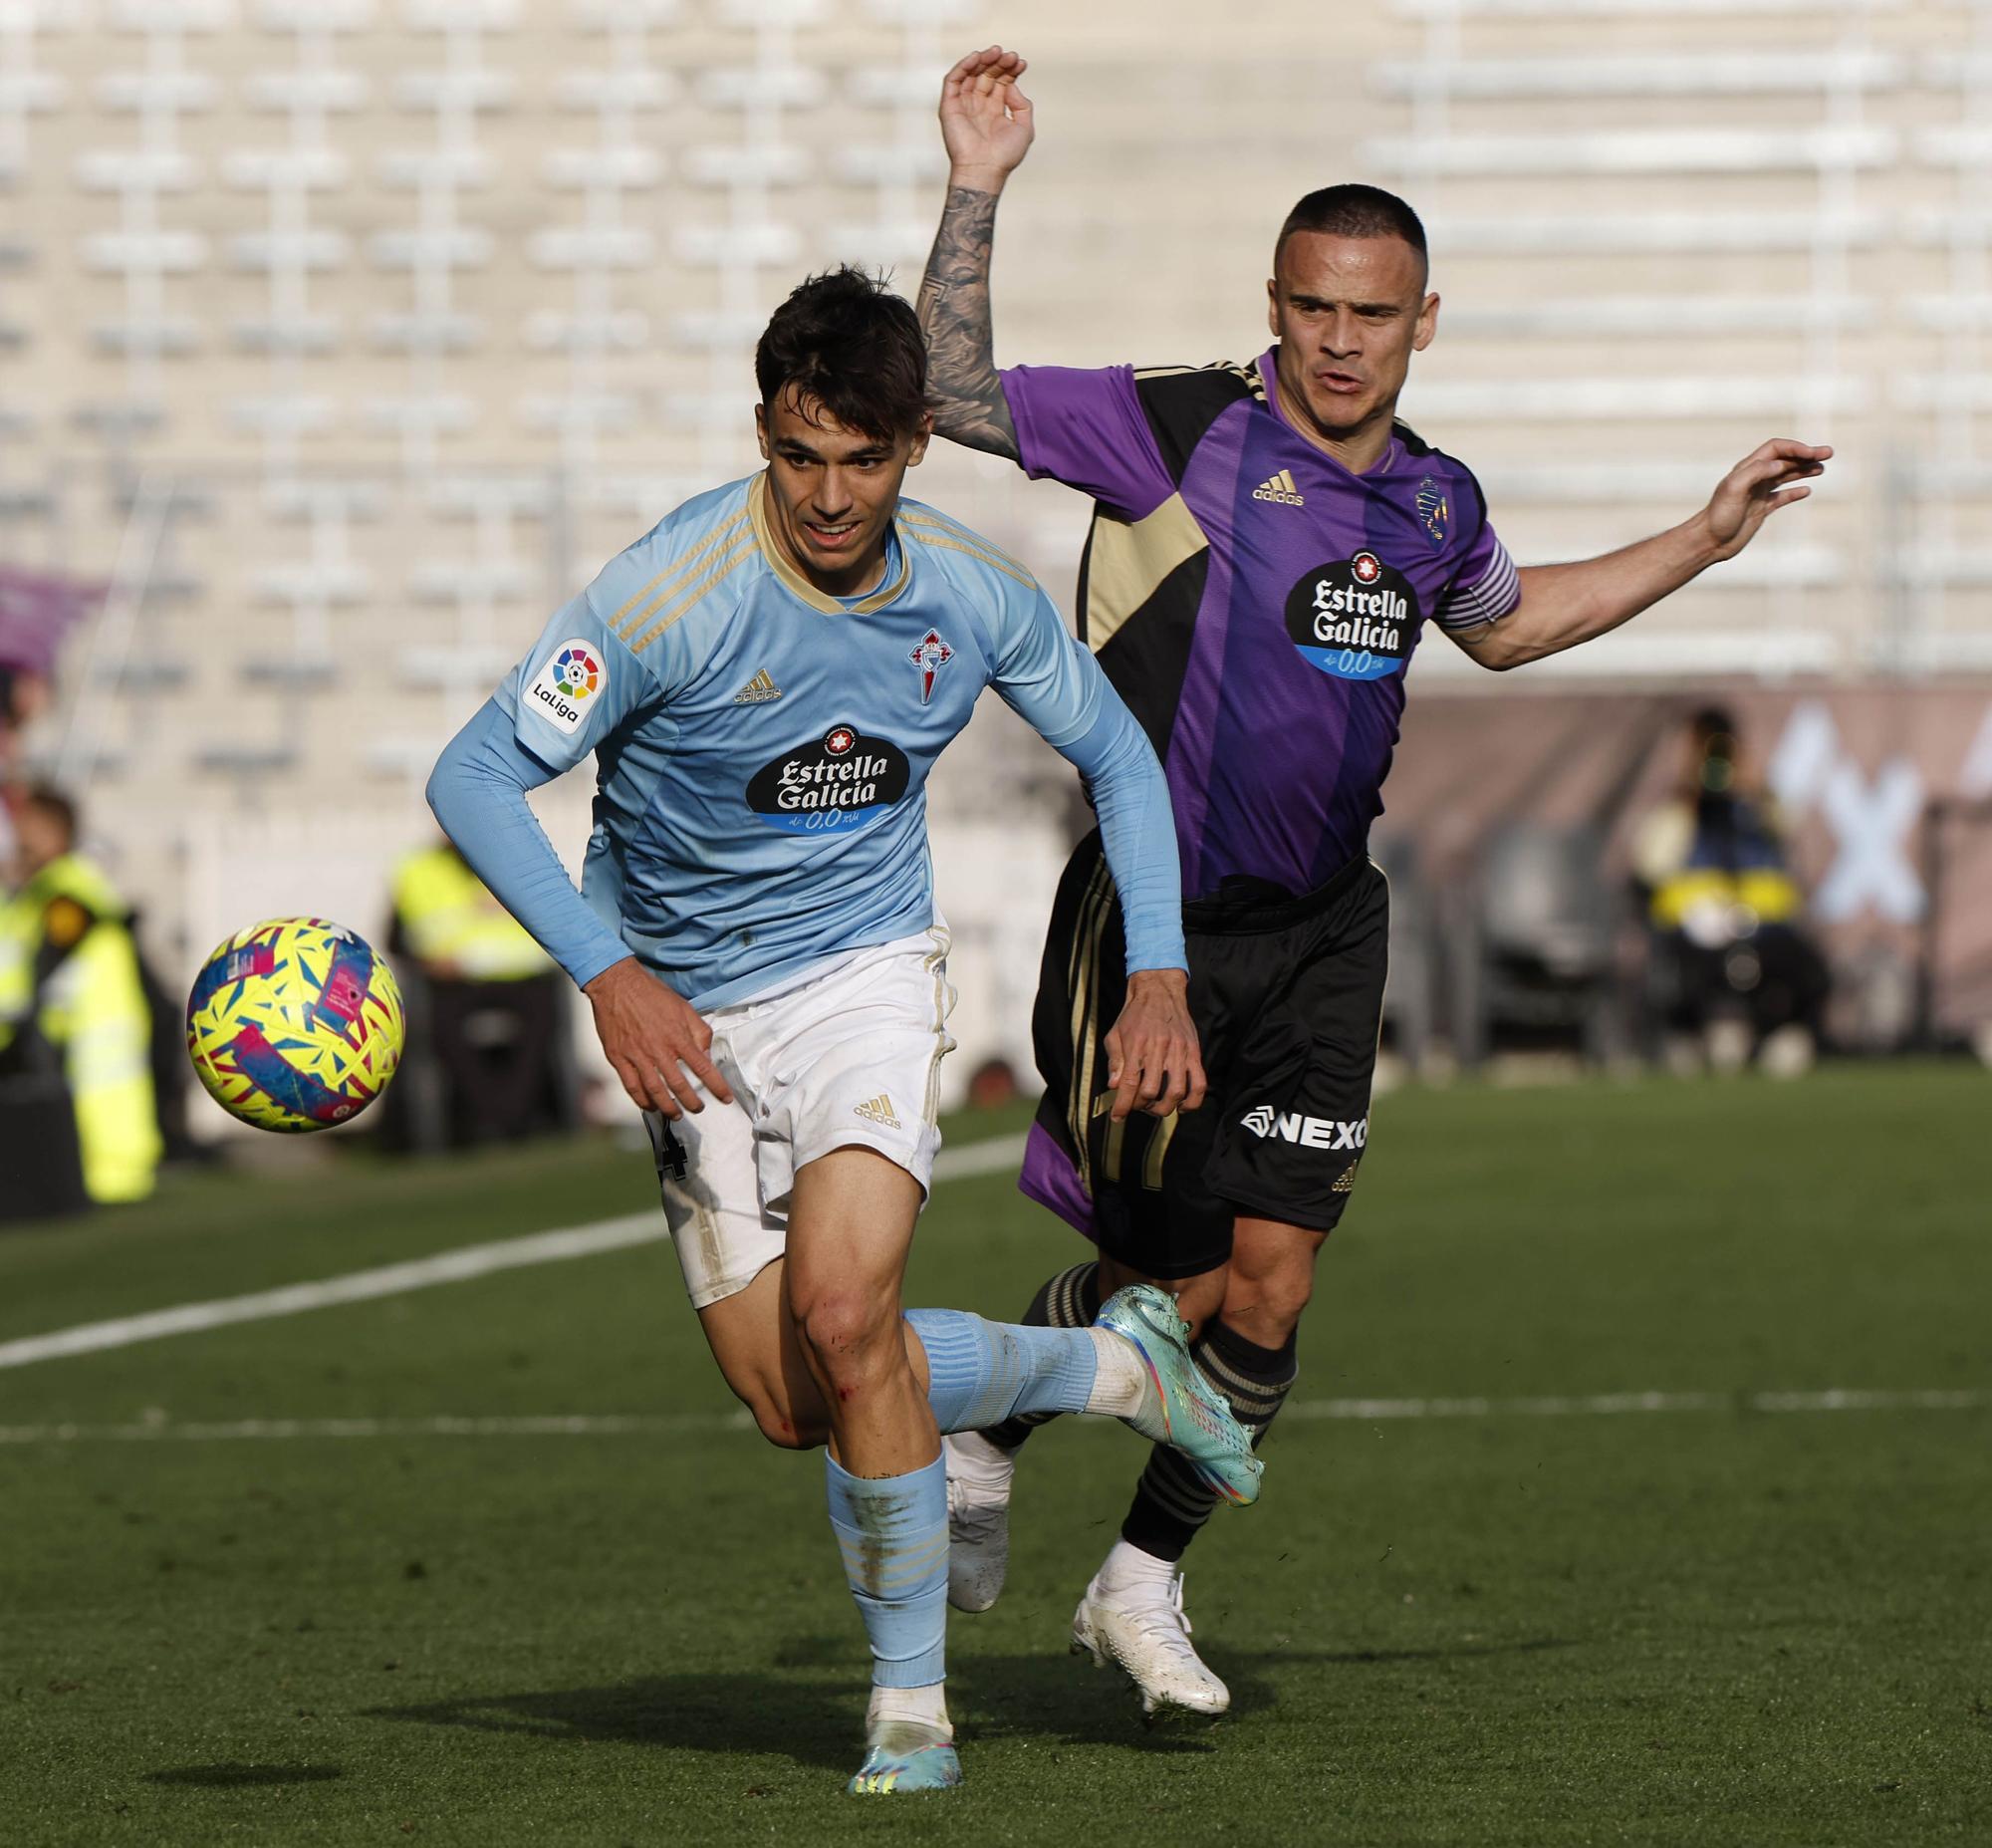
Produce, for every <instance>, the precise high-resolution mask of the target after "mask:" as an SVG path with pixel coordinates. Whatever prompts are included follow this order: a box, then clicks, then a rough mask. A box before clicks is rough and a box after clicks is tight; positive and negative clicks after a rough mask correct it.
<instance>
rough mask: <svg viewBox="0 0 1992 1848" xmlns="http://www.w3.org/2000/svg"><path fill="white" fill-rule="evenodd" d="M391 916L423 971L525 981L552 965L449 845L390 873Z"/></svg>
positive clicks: (470, 978)
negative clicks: (439, 970)
mask: <svg viewBox="0 0 1992 1848" xmlns="http://www.w3.org/2000/svg"><path fill="white" fill-rule="evenodd" d="M394 916H395V918H396V919H397V920H398V922H399V924H400V926H401V937H402V940H403V941H404V942H405V943H406V944H407V946H408V948H409V950H410V951H411V952H412V953H413V955H414V958H415V960H416V961H417V962H419V963H420V964H422V966H423V967H424V968H428V969H431V970H433V969H436V968H438V967H447V968H448V969H450V970H451V971H452V973H453V974H454V975H455V976H456V977H457V978H458V979H460V980H463V981H525V980H528V979H529V978H531V977H532V976H535V975H544V974H546V973H547V971H548V970H549V969H551V968H552V967H553V966H554V965H553V962H552V961H551V959H550V958H549V957H548V955H547V952H546V951H545V950H544V949H542V948H541V947H540V946H539V944H538V943H537V942H535V941H534V939H533V936H532V933H531V932H530V931H529V930H527V928H526V927H525V925H524V924H520V922H519V921H518V920H517V919H516V918H514V917H513V916H512V914H511V913H510V912H508V911H507V910H506V909H505V908H504V907H503V906H502V905H500V904H499V903H498V901H497V900H496V899H494V898H493V897H492V896H491V894H490V892H489V891H488V890H487V889H486V888H485V885H484V882H483V881H482V880H480V879H479V878H478V877H477V875H476V874H475V873H473V872H472V871H471V870H470V869H469V867H467V866H466V865H464V863H463V860H462V858H461V857H460V856H459V855H457V854H456V853H454V852H453V851H452V850H451V849H449V848H447V847H430V848H425V849H423V850H422V851H421V852H420V853H416V854H409V855H408V856H407V857H406V858H405V859H404V860H403V861H402V862H401V864H400V865H399V866H398V867H396V868H395V870H394Z"/></svg>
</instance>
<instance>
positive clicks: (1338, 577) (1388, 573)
mask: <svg viewBox="0 0 1992 1848" xmlns="http://www.w3.org/2000/svg"><path fill="white" fill-rule="evenodd" d="M1417 625H1418V596H1417V592H1416V591H1414V590H1412V588H1411V584H1410V580H1409V579H1408V578H1406V577H1405V576H1404V574H1403V573H1402V572H1401V571H1398V570H1396V569H1395V568H1394V567H1392V566H1389V565H1386V564H1384V563H1383V561H1382V560H1381V559H1379V558H1378V557H1377V556H1376V554H1375V553H1374V552H1358V553H1357V554H1356V555H1355V557H1353V558H1345V559H1337V560H1336V561H1335V562H1334V563H1332V564H1327V565H1322V566H1319V567H1318V568H1317V569H1315V570H1313V571H1310V572H1309V573H1308V574H1307V576H1306V577H1304V578H1302V579H1301V581H1300V582H1299V583H1298V584H1296V585H1295V586H1294V588H1293V589H1292V591H1290V592H1289V593H1288V595H1287V634H1288V635H1289V636H1290V637H1291V638H1292V639H1293V644H1294V647H1295V648H1297V649H1299V650H1300V652H1301V653H1302V654H1303V655H1305V656H1306V657H1307V659H1308V660H1311V661H1312V662H1313V663H1314V664H1315V665H1316V666H1317V667H1319V668H1320V669H1321V670H1322V672H1323V673H1332V674H1334V675H1336V676H1337V677H1338V678H1339V679H1344V680H1380V679H1381V678H1382V677H1383V676H1384V674H1386V673H1401V672H1402V671H1403V669H1404V662H1405V661H1406V660H1409V659H1410V654H1411V644H1412V642H1413V641H1414V640H1415V639H1416V635H1417Z"/></svg>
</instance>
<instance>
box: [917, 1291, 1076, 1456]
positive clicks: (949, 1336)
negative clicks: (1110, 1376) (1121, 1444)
mask: <svg viewBox="0 0 1992 1848" xmlns="http://www.w3.org/2000/svg"><path fill="white" fill-rule="evenodd" d="M906 1320H907V1321H908V1322H910V1323H911V1324H912V1328H913V1332H914V1333H915V1334H916V1335H918V1336H919V1338H920V1346H921V1347H923V1348H925V1349H926V1351H927V1403H928V1404H929V1405H931V1406H932V1407H933V1415H934V1423H935V1424H936V1425H938V1426H939V1427H940V1428H941V1430H942V1431H943V1432H949V1431H981V1430H983V1429H985V1428H986V1427H988V1426H990V1425H999V1424H1001V1423H1002V1422H1003V1420H1005V1419H1006V1418H1009V1417H1011V1416H1012V1415H1014V1414H1016V1413H1019V1412H1084V1411H1085V1410H1086V1402H1087V1399H1088V1397H1089V1396H1090V1395H1091V1393H1092V1392H1093V1381H1094V1375H1095V1373H1096V1372H1097V1371H1098V1369H1099V1365H1100V1363H1099V1359H1098V1353H1097V1350H1096V1349H1095V1347H1094V1345H1093V1331H1092V1330H1091V1329H1085V1328H1024V1327H1020V1326H1018V1325H1017V1324H1016V1323H1012V1322H985V1321H984V1320H983V1319H982V1317H981V1316H979V1315H970V1314H969V1313H968V1312H967V1311H966V1310H962V1309H909V1310H907V1311H906Z"/></svg>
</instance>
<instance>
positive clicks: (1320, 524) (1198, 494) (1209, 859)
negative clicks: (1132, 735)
mask: <svg viewBox="0 0 1992 1848" xmlns="http://www.w3.org/2000/svg"><path fill="white" fill-rule="evenodd" d="M1277 351H1278V350H1277V349H1275V350H1274V351H1273V352H1269V353H1267V354H1265V355H1264V356H1263V357H1262V358H1261V359H1260V360H1259V362H1258V365H1257V366H1256V367H1244V366H1210V367H1201V368H1190V367H1162V368H1157V369H1155V370H1152V371H1141V372H1137V371H1135V370H1134V369H1133V368H1132V367H1127V366H1117V367H1110V368H1108V369H1106V370H1104V371H1100V372H1074V371H1070V370H1067V369H1064V368H1058V367H1044V366H1020V367H1017V368H1014V369H1013V370H1011V371H1009V372H1006V373H1004V374H1003V376H1002V377H1003V394H1004V396H1005V397H1006V398H1007V399H1008V400H1009V405H1010V414H1011V417H1012V418H1013V420H1014V421H1015V423H1016V427H1017V441H1018V447H1019V451H1020V459H1021V460H1022V462H1023V464H1024V467H1025V468H1026V469H1027V470H1028V471H1029V472H1030V473H1031V474H1032V475H1033V476H1040V475H1050V476H1052V477H1054V478H1055V479H1057V480H1060V481H1063V482H1065V483H1067V484H1068V485H1069V486H1072V487H1076V488H1079V489H1081V490H1082V491H1083V492H1085V493H1088V494H1091V495H1092V496H1093V497H1094V500H1095V502H1096V505H1095V508H1094V516H1093V529H1092V532H1091V533H1090V534H1089V535H1088V538H1087V545H1086V556H1085V559H1084V560H1083V562H1082V563H1081V566H1080V588H1079V611H1080V618H1079V622H1080V634H1081V636H1082V637H1083V638H1084V640H1085V641H1086V643H1087V644H1088V646H1089V647H1091V648H1092V650H1093V652H1094V653H1095V654H1096V655H1097V656H1098V657H1099V658H1100V664H1101V666H1102V667H1103V668H1105V669H1106V672H1107V677H1108V678H1109V679H1110V680H1111V681H1113V683H1114V685H1115V687H1116V689H1117V690H1118V691H1119V692H1120V696H1121V698H1122V699H1123V700H1125V701H1126V703H1127V705H1128V707H1129V708H1130V709H1131V710H1132V711H1133V714H1134V716H1135V717H1136V718H1137V719H1139V720H1140V721H1141V723H1142V725H1143V726H1145V727H1146V729H1147V733H1148V736H1149V739H1150V740H1151V741H1152V743H1153V744H1154V747H1155V752H1156V755H1157V756H1159V757H1160V758H1161V759H1162V763H1163V766H1164V768H1165V769H1166V770H1167V772H1168V779H1169V794H1170V797H1171V799H1172V800H1173V802H1174V805H1175V815H1176V837H1177V842H1178V845H1179V847H1180V849H1181V855H1182V870H1183V894H1184V896H1185V897H1186V898H1199V897H1203V896H1205V895H1207V894H1210V893H1212V892H1215V891H1216V890H1217V888H1218V886H1219V884H1220V883H1221V882H1222V881H1223V880H1224V879H1225V878H1226V877H1227V876H1230V875H1233V874H1243V875H1250V876H1252V877H1256V878H1258V879H1262V880H1271V881H1274V882H1275V883H1277V884H1278V885H1280V886H1283V887H1285V888H1286V889H1287V890H1288V891H1289V892H1293V893H1303V892H1311V891H1313V890H1314V889H1315V888H1316V887H1318V886H1321V885H1323V884H1324V883H1325V882H1326V881H1327V880H1328V879H1330V878H1331V877H1332V876H1333V875H1334V874H1335V872H1336V871H1337V870H1338V869H1339V868H1341V867H1343V866H1346V865H1347V864H1348V863H1349V862H1350V861H1351V860H1353V859H1355V858H1356V857H1357V856H1358V855H1359V854H1361V853H1362V852H1363V851H1364V847H1365V844H1366V842H1367V841H1368V839H1369V824H1370V822H1371V821H1372V820H1373V819H1374V818H1375V817H1376V816H1377V815H1378V814H1380V813H1381V812H1382V807H1383V803H1382V797H1381V794H1380V791H1381V788H1382V783H1383V778H1384V776H1385V775H1386V774H1387V773H1388V771H1389V768H1390V753H1391V751H1392V750H1393V749H1394V747H1395V745H1396V742H1397V724H1398V719H1399V716H1400V715H1401V714H1402V712H1403V709H1404V677H1403V676H1404V669H1405V667H1406V666H1407V665H1408V663H1409V661H1410V658H1411V651H1412V650H1413V649H1414V648H1416V646H1417V641H1418V633H1419V630H1420V629H1421V627H1422V626H1423V623H1424V621H1425V619H1426V618H1427V617H1429V618H1430V619H1431V620H1432V621H1433V622H1436V623H1438V624H1439V625H1440V626H1441V627H1442V628H1446V629H1454V630H1465V629H1473V628H1477V627H1478V626H1479V625H1481V624H1483V623H1490V622H1495V621H1498V620H1499V619H1500V618H1501V617H1504V616H1506V615H1507V614H1508V613H1509V612H1510V611H1511V610H1513V609H1514V608H1515V606H1516V604H1517V603H1519V602H1520V601H1521V585H1520V582H1519V580H1518V579H1517V577H1516V575H1515V567H1514V564H1513V561H1512V560H1510V558H1509V557H1508V554H1507V551H1506V550H1505V549H1504V548H1503V546H1502V544H1501V542H1500V540H1499V539H1497V538H1496V537H1495V535H1494V529H1493V527H1492V526H1491V525H1490V524H1489V523H1488V519H1487V508H1486V503H1485V501H1484V500H1483V499H1482V498H1481V494H1480V488H1479V484H1478V483H1477V482H1475V480H1474V479H1473V476H1472V473H1471V472H1470V471H1469V470H1468V469H1467V468H1466V467H1465V466H1463V465H1462V464H1461V463H1459V462H1456V461H1454V460H1453V459H1452V457H1451V456H1449V455H1445V454H1443V453H1441V452H1440V451H1439V450H1437V449H1433V448H1431V447H1429V446H1428V445H1426V444H1425V443H1423V442H1421V441H1420V440H1419V439H1418V437H1417V436H1416V435H1415V434H1413V433H1412V432H1411V431H1410V430H1409V429H1407V428H1406V427H1405V426H1404V425H1403V424H1401V423H1400V424H1397V425H1396V426H1395V427H1394V429H1393V430H1392V432H1391V435H1390V444H1389V447H1388V448H1387V449H1386V450H1385V451H1384V454H1383V457H1382V459H1381V460H1380V461H1379V462H1378V463H1377V464H1376V466H1375V467H1373V468H1372V469H1370V470H1369V473H1367V474H1362V475H1357V474H1352V473H1351V472H1350V471H1349V470H1348V469H1347V468H1345V467H1344V466H1343V465H1342V464H1341V463H1340V462H1338V461H1337V460H1336V459H1335V458H1334V457H1333V456H1331V455H1329V454H1327V453H1326V452H1325V451H1323V450H1321V449H1319V448H1317V447H1316V446H1315V445H1314V444H1313V443H1311V442H1309V441H1308V440H1307V439H1306V438H1305V437H1304V436H1302V435H1301V434H1300V432H1299V431H1298V430H1296V429H1295V428H1294V427H1293V426H1292V424H1290V423H1289V422H1288V421H1287V419H1286V417H1285V415H1284V414H1283V413H1282V412H1281V410H1280V408H1279V404H1278V394H1277V391H1276V390H1275V389H1274V387H1275V383H1276V374H1275V370H1274V368H1275V361H1276V354H1277Z"/></svg>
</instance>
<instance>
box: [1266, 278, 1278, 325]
mask: <svg viewBox="0 0 1992 1848" xmlns="http://www.w3.org/2000/svg"><path fill="white" fill-rule="evenodd" d="M1266 326H1267V328H1268V329H1269V330H1270V331H1271V332H1272V333H1274V334H1277V333H1279V331H1280V285H1279V283H1278V281H1277V280H1276V279H1275V278H1273V277H1271V276H1268V277H1267V278H1266Z"/></svg>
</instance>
